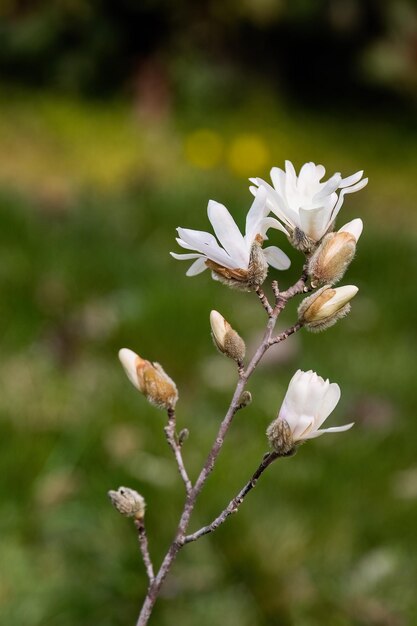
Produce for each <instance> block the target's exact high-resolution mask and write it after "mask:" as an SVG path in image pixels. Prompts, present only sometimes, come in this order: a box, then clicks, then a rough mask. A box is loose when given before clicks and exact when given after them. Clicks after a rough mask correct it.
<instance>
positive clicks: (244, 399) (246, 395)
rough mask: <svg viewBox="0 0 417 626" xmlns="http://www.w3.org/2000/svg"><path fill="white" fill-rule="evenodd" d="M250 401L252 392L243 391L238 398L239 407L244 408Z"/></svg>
mask: <svg viewBox="0 0 417 626" xmlns="http://www.w3.org/2000/svg"><path fill="white" fill-rule="evenodd" d="M251 402H252V394H251V392H250V391H243V392H242V394H241V396H240V398H239V405H238V408H239V409H244V408H246V407H247V406H249V405H250V403H251Z"/></svg>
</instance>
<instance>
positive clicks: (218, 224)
mask: <svg viewBox="0 0 417 626" xmlns="http://www.w3.org/2000/svg"><path fill="white" fill-rule="evenodd" d="M266 195H267V193H266V190H264V189H262V190H259V192H257V193H256V196H255V199H254V201H253V203H252V206H251V207H250V209H249V212H248V214H247V217H246V229H245V235H244V236H243V235H242V234H241V232H240V231H239V228H238V227H237V225H236V223H235V221H234V219H233V217H232V216H231V215H230V213H229V211H228V210H227V209H226V207H225V206H223V205H222V204H219V203H218V202H215V201H214V200H210V201H209V203H208V207H207V213H208V218H209V220H210V222H211V225H212V226H213V230H214V232H215V234H216V237H217V239H218V241H219V242H220V244H221V246H220V245H219V243H218V242H217V239H216V238H215V237H214V236H213V235H212V234H210V233H207V232H203V231H199V230H190V229H188V228H177V231H178V234H179V237H178V238H177V242H178V243H179V245H180V246H181V247H182V248H185V249H186V250H193V251H194V252H190V253H189V254H176V253H175V252H171V255H172V256H173V257H174V259H179V260H184V261H188V260H190V259H195V260H194V263H193V264H192V265H191V267H190V268H189V269H188V271H187V276H195V275H196V274H200V273H201V272H203V271H204V270H205V269H207V268H208V267H209V268H210V269H212V270H213V272H214V275H213V278H216V279H219V277H221V276H223V277H225V278H227V279H231V280H235V281H237V282H239V281H241V282H244V281H245V280H247V277H248V273H249V269H250V264H251V256H252V253H253V249H254V245H255V246H257V247H258V248H260V246H261V245H262V243H263V241H264V240H265V239H267V236H266V231H267V230H268V228H276V229H278V230H284V229H283V227H282V226H281V224H280V223H279V221H278V220H276V219H274V218H272V217H267V215H268V213H269V208H268V207H267V204H266ZM262 254H263V257H262V260H263V261H264V263H265V266H266V263H268V264H269V265H271V266H272V267H275V268H276V269H279V270H285V269H288V267H289V266H290V263H291V262H290V259H289V258H288V257H287V255H286V254H285V253H284V252H283V251H282V250H280V249H279V248H277V247H275V246H270V247H268V248H265V249H262Z"/></svg>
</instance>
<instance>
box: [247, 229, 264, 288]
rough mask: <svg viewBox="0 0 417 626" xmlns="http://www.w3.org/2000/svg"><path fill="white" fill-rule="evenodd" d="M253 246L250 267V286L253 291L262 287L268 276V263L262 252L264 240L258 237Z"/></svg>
mask: <svg viewBox="0 0 417 626" xmlns="http://www.w3.org/2000/svg"><path fill="white" fill-rule="evenodd" d="M258 238H259V241H258V239H255V241H254V242H253V244H252V249H251V251H250V259H249V267H248V285H249V287H250V288H251V289H256V288H257V287H260V286H261V285H262V284H263V282H264V281H265V278H266V277H267V274H268V263H267V260H266V258H265V255H264V253H263V250H262V243H263V240H262V238H261V237H258Z"/></svg>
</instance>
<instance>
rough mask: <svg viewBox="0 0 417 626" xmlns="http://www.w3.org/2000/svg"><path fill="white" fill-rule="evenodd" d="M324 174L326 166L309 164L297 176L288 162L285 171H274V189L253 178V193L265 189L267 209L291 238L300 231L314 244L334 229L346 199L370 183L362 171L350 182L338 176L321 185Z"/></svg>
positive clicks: (276, 169) (272, 176) (273, 169)
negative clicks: (330, 229) (332, 227)
mask: <svg viewBox="0 0 417 626" xmlns="http://www.w3.org/2000/svg"><path fill="white" fill-rule="evenodd" d="M325 172H326V170H325V168H324V167H323V165H316V164H315V163H311V162H310V163H305V164H304V165H303V166H302V168H301V170H300V173H299V174H298V176H297V174H296V171H295V169H294V166H293V164H292V163H291V161H285V171H284V170H282V169H280V168H279V167H273V168H272V170H271V180H272V184H273V186H271V185H269V184H268V183H267V182H265V181H264V180H262V179H261V178H251V179H250V180H251V182H253V183H254V186H253V187H251V188H250V190H251V192H252V193H253V194H256V193H257V192H258V188H264V189H266V192H267V205H268V207H269V209H270V210H271V211H273V212H274V213H275V215H276V216H277V217H278V219H279V220H280V221H281V222H282V224H283V225H284V227H285V232H286V233H287V235H288V236H289V237H290V238H292V237H293V233H294V231H295V230H296V229H297V230H298V231H301V233H302V234H304V235H305V236H307V237H308V238H309V239H311V240H312V241H313V242H315V241H319V240H320V239H321V238H322V237H323V236H324V235H325V234H326V232H327V231H328V230H329V228H330V227H331V225H332V223H333V222H334V220H335V219H336V217H337V214H338V213H339V211H340V209H341V207H342V204H343V200H344V197H345V195H346V194H347V193H353V192H354V191H359V190H360V189H362V188H363V187H365V185H366V184H367V182H368V179H367V178H362V176H363V171H359V172H356V173H355V174H352V175H351V176H348V177H347V178H342V176H341V174H340V173H339V172H337V173H336V174H333V176H332V177H331V178H329V180H328V181H323V182H320V181H321V180H322V178H323V176H324V174H325ZM361 179H362V180H361ZM339 189H340V190H341V191H340V193H339V194H338V193H337V191H338V190H339Z"/></svg>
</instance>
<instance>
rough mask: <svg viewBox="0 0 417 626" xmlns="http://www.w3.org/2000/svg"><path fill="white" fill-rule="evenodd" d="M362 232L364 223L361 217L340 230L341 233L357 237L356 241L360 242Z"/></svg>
mask: <svg viewBox="0 0 417 626" xmlns="http://www.w3.org/2000/svg"><path fill="white" fill-rule="evenodd" d="M362 230H363V222H362V220H361V219H360V218H359V217H357V218H356V219H354V220H352V221H351V222H348V223H347V224H345V225H344V226H342V228H340V229H339V233H350V234H351V235H353V236H354V237H355V239H356V241H358V239H359V237H360V236H361V234H362Z"/></svg>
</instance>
